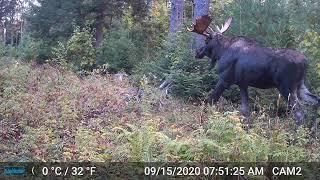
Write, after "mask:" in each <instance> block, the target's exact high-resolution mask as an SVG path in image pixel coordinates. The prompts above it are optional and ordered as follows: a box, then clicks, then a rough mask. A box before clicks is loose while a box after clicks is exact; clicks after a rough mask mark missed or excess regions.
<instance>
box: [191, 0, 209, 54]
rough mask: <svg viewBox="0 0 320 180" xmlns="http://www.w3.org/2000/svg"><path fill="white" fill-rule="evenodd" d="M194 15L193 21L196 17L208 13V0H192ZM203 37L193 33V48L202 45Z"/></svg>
mask: <svg viewBox="0 0 320 180" xmlns="http://www.w3.org/2000/svg"><path fill="white" fill-rule="evenodd" d="M194 5H195V7H194V15H193V21H194V22H195V21H196V18H197V17H200V16H203V15H207V14H209V8H210V0H194ZM204 40H205V37H203V36H202V35H198V34H195V41H196V42H195V48H196V49H198V48H200V47H202V46H204Z"/></svg>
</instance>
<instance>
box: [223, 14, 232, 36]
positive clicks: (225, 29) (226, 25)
mask: <svg viewBox="0 0 320 180" xmlns="http://www.w3.org/2000/svg"><path fill="white" fill-rule="evenodd" d="M231 22H232V17H229V18H228V20H227V21H226V22H225V23H224V25H223V26H222V27H221V29H220V33H221V34H222V33H224V32H226V31H227V30H228V29H229V27H230V25H231Z"/></svg>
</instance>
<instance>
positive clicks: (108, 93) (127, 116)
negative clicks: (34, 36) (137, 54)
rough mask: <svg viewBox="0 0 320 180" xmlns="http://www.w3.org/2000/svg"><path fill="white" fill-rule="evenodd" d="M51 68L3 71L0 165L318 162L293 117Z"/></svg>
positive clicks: (314, 143)
mask: <svg viewBox="0 0 320 180" xmlns="http://www.w3.org/2000/svg"><path fill="white" fill-rule="evenodd" d="M142 88H143V96H142V97H140V96H139V93H138V92H140V91H138V89H137V88H136V87H134V86H132V85H131V83H130V81H129V79H127V78H125V79H124V80H122V81H119V80H118V79H117V78H116V77H115V76H113V75H105V76H101V75H99V74H98V73H97V74H95V73H93V74H91V75H89V76H87V77H84V78H79V77H78V76H77V75H76V74H74V73H73V72H71V71H67V70H63V69H59V68H57V67H52V66H50V65H48V64H45V65H36V64H30V63H27V64H24V63H13V64H11V65H2V66H0V160H1V161H99V162H101V161H122V162H124V161H146V162H149V161H173V162H177V161H240V162H256V161H291V162H297V161H298V162H301V161H302V162H305V161H306V162H310V161H319V158H320V156H319V155H320V154H319V152H320V151H319V147H320V146H319V141H318V139H315V138H311V137H310V135H309V130H308V129H304V128H298V130H296V131H295V130H293V129H292V127H293V126H294V121H293V120H292V119H291V118H290V117H287V118H281V119H279V118H277V117H275V118H274V117H272V116H270V115H269V114H268V113H265V112H263V111H261V112H259V113H255V114H253V116H252V118H253V120H254V127H253V128H252V129H250V130H249V132H247V131H246V130H245V128H244V126H243V124H244V123H243V121H244V119H243V117H242V116H241V115H239V112H238V111H237V109H235V108H234V107H236V105H234V104H231V103H230V102H228V101H225V100H223V99H222V100H221V101H220V102H219V103H218V104H217V105H216V106H213V107H206V106H204V105H201V104H200V105H195V104H192V103H189V102H185V101H183V100H181V99H177V98H174V97H170V96H167V95H165V94H164V92H161V91H159V90H158V89H155V88H153V87H151V86H149V85H148V84H145V85H144V86H143V87H142Z"/></svg>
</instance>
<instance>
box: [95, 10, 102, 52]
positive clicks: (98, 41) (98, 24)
mask: <svg viewBox="0 0 320 180" xmlns="http://www.w3.org/2000/svg"><path fill="white" fill-rule="evenodd" d="M96 20H97V22H96V35H95V36H96V44H95V48H96V49H98V48H100V47H101V44H102V41H103V27H104V16H103V15H100V14H99V15H98V17H97V19H96Z"/></svg>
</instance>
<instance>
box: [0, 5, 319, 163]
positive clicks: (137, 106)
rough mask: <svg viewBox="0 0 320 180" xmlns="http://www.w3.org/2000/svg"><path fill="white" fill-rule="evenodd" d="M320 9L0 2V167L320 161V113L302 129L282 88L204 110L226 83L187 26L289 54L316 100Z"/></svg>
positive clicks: (231, 94) (313, 112)
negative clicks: (296, 56) (202, 19)
mask: <svg viewBox="0 0 320 180" xmlns="http://www.w3.org/2000/svg"><path fill="white" fill-rule="evenodd" d="M319 12H320V2H319V1H318V0H121V1H119V0H38V1H36V0H0V160H1V161H2V162H86V161H92V162H185V161H202V162H215V161H233V162H318V161H320V141H319V139H318V137H319V133H318V130H317V127H318V120H319V115H320V112H319V111H318V108H316V107H314V106H311V105H310V104H308V103H303V102H301V106H302V108H303V111H304V114H305V115H306V123H305V124H304V125H302V126H297V125H296V124H295V120H294V116H293V114H292V113H291V112H290V111H288V105H287V103H286V101H285V99H284V98H283V97H281V96H280V95H279V91H278V90H277V89H274V88H273V89H257V88H250V89H249V97H250V99H249V102H250V111H251V115H250V118H251V120H252V127H250V128H247V127H246V123H245V119H246V118H245V117H244V116H242V114H241V113H240V104H241V100H240V92H239V88H238V87H237V86H231V87H230V88H229V89H227V90H226V91H225V92H224V93H223V95H222V97H221V98H220V99H219V101H218V102H217V103H216V104H214V105H212V106H208V105H207V104H206V103H205V100H206V98H207V97H208V94H209V92H210V90H211V89H212V88H214V87H215V85H216V83H217V80H218V77H219V76H218V73H217V69H216V68H217V67H214V68H212V69H211V68H209V66H210V60H209V59H208V58H203V59H196V58H195V52H196V50H197V49H198V48H199V47H201V46H203V44H204V43H205V39H204V37H203V36H201V35H198V34H196V33H192V32H189V31H188V30H187V28H188V27H191V25H192V23H195V20H196V19H197V18H198V17H199V16H202V15H210V16H211V17H212V19H213V21H212V22H211V26H212V27H214V26H215V25H218V26H220V25H221V24H223V23H224V22H225V21H226V20H227V19H228V17H232V18H233V20H232V23H231V25H230V28H229V30H228V31H227V32H226V33H225V35H226V36H230V37H236V36H245V37H248V38H252V39H255V40H256V41H257V42H259V43H260V44H262V45H263V46H265V47H272V48H292V49H296V50H297V51H299V52H301V53H303V54H304V55H305V56H306V57H307V59H308V61H307V63H308V66H307V76H306V79H305V85H306V86H307V87H308V89H309V90H310V91H311V92H312V93H313V94H316V95H320V16H319Z"/></svg>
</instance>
